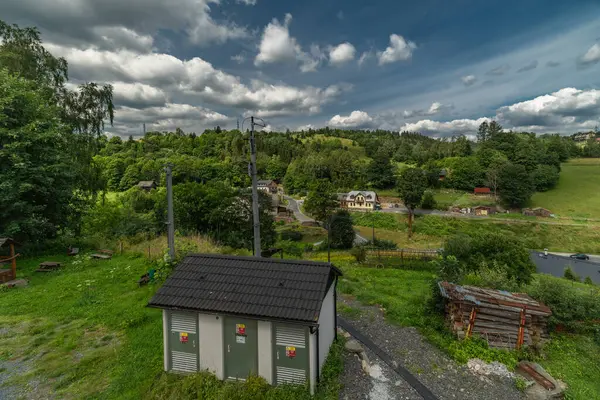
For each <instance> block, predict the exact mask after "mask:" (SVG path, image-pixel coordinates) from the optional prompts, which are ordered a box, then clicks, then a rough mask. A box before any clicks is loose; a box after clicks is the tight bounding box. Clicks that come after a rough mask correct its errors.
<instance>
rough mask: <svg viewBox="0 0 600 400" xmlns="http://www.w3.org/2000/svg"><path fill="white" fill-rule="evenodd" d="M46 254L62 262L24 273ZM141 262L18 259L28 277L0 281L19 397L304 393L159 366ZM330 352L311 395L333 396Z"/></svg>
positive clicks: (0, 332) (2, 330) (155, 318)
mask: <svg viewBox="0 0 600 400" xmlns="http://www.w3.org/2000/svg"><path fill="white" fill-rule="evenodd" d="M45 260H53V261H60V262H63V263H64V264H63V269H62V270H61V271H57V272H51V273H35V272H33V271H34V270H35V269H36V268H37V265H38V264H39V263H40V262H42V261H45ZM148 268H149V263H148V261H146V259H145V258H143V257H139V256H115V257H113V259H112V260H108V261H91V260H89V259H87V257H85V256H79V257H77V258H74V259H73V258H72V259H67V257H66V256H52V257H39V258H31V259H25V260H22V259H21V260H19V264H18V277H19V278H27V279H28V280H29V281H30V282H29V286H28V287H25V288H16V289H2V290H0V366H1V367H2V368H0V374H6V375H8V376H9V378H8V382H5V383H7V384H12V385H14V386H17V387H19V388H26V389H25V391H26V392H27V395H28V398H49V397H56V398H61V399H171V398H177V399H197V398H203V399H209V398H210V399H221V398H228V399H230V400H237V399H249V398H262V399H280V398H286V399H307V400H308V399H309V398H310V396H309V395H308V392H307V391H306V390H304V389H302V388H301V389H298V390H295V389H290V388H276V389H274V388H270V387H269V386H267V385H266V384H265V383H264V382H263V381H262V380H261V379H253V380H249V381H248V383H247V384H244V385H241V386H240V385H238V384H235V383H222V382H219V381H217V380H216V379H213V378H211V377H210V376H207V375H205V374H198V375H192V376H191V377H188V378H181V377H173V376H170V375H168V374H165V373H163V372H162V369H163V348H162V313H161V312H160V310H156V309H150V308H147V307H146V304H147V302H148V300H149V299H150V297H151V296H152V295H153V294H154V292H155V291H156V289H157V287H158V285H149V286H145V287H141V288H139V287H138V285H137V280H138V279H139V277H140V275H142V274H144V273H145V272H147V270H148ZM331 354H333V355H334V356H333V357H331V360H330V359H329V358H328V361H327V363H326V366H325V367H324V369H323V377H322V380H321V384H320V389H319V391H318V396H317V398H318V399H337V396H338V395H337V392H338V390H339V383H338V379H337V376H338V375H339V372H340V370H341V369H342V368H343V364H341V363H342V361H341V348H340V347H339V346H338V347H336V348H335V349H334V350H333V351H332V353H331ZM3 378H4V377H3ZM28 384H31V386H28ZM0 393H1V391H0ZM253 393H254V394H256V395H257V396H258V397H253V395H252V394H253Z"/></svg>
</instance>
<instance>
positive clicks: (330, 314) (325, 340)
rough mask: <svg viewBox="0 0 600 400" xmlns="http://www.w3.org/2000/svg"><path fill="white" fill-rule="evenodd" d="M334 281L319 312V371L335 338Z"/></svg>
mask: <svg viewBox="0 0 600 400" xmlns="http://www.w3.org/2000/svg"><path fill="white" fill-rule="evenodd" d="M334 297H335V282H334V283H332V284H331V287H330V288H329V291H328V292H327V294H326V295H325V299H323V304H322V305H321V313H320V314H319V371H320V370H321V369H322V368H323V364H324V363H325V359H326V358H327V355H328V354H329V348H330V347H331V344H332V343H333V340H334V339H335V332H336V329H335V301H334Z"/></svg>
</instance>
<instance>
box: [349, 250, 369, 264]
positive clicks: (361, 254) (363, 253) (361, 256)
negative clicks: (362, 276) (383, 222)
mask: <svg viewBox="0 0 600 400" xmlns="http://www.w3.org/2000/svg"><path fill="white" fill-rule="evenodd" d="M350 254H352V256H353V257H354V258H355V259H356V262H358V263H363V262H365V261H366V259H367V249H366V248H365V246H356V247H353V248H352V250H350Z"/></svg>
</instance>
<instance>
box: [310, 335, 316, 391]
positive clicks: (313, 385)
mask: <svg viewBox="0 0 600 400" xmlns="http://www.w3.org/2000/svg"><path fill="white" fill-rule="evenodd" d="M308 349H309V352H308V354H309V357H308V365H309V367H310V371H309V378H310V394H315V389H316V387H317V362H318V360H317V359H318V355H317V334H316V333H310V334H309V335H308Z"/></svg>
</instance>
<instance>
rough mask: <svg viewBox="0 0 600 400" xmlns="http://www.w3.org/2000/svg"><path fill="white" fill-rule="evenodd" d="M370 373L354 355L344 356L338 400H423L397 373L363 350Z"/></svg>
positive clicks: (346, 353)
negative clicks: (367, 359) (368, 362)
mask: <svg viewBox="0 0 600 400" xmlns="http://www.w3.org/2000/svg"><path fill="white" fill-rule="evenodd" d="M365 352H366V353H367V356H368V357H369V360H370V367H371V371H370V374H366V373H365V372H364V371H363V369H362V367H361V360H360V359H359V357H358V355H357V354H353V353H349V352H347V351H346V352H344V373H343V374H342V376H341V378H340V379H341V381H342V384H343V387H342V390H341V391H340V397H339V398H340V400H355V399H356V400H422V398H421V396H419V394H418V393H417V392H416V391H415V390H414V389H413V388H412V387H411V386H410V385H409V384H408V383H406V381H404V379H402V378H401V377H400V376H399V375H398V374H397V373H396V371H394V370H393V369H391V368H390V367H389V366H388V365H387V364H386V363H384V362H383V361H381V359H379V357H377V356H376V355H375V354H374V353H373V352H371V351H370V350H369V349H367V348H365Z"/></svg>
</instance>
